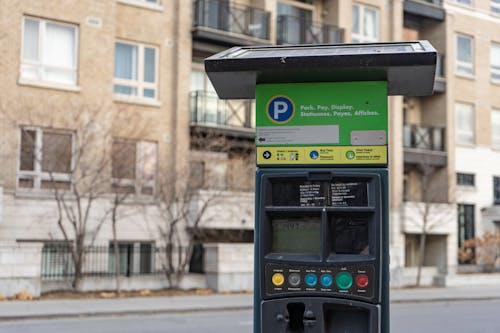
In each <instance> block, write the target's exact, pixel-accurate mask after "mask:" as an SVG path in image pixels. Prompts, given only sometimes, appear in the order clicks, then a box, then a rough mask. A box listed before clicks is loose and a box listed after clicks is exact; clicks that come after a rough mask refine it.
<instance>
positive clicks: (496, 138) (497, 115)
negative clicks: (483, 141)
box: [491, 109, 500, 149]
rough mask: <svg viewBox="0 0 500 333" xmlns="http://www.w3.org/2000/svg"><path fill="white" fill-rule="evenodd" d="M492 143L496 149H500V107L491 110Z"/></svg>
mask: <svg viewBox="0 0 500 333" xmlns="http://www.w3.org/2000/svg"><path fill="white" fill-rule="evenodd" d="M495 125H496V126H497V128H496V130H495ZM491 145H492V146H493V148H495V149H500V109H493V110H492V111H491Z"/></svg>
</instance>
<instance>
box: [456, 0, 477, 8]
mask: <svg viewBox="0 0 500 333" xmlns="http://www.w3.org/2000/svg"><path fill="white" fill-rule="evenodd" d="M468 1H469V2H470V3H466V2H464V0H452V2H454V3H456V4H457V5H459V6H464V7H469V8H470V7H474V0H468Z"/></svg>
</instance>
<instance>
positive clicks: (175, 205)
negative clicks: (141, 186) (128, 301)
mask: <svg viewBox="0 0 500 333" xmlns="http://www.w3.org/2000/svg"><path fill="white" fill-rule="evenodd" d="M191 148H192V150H195V151H198V152H200V153H201V154H202V155H203V154H205V155H204V158H203V159H202V160H201V161H198V162H196V161H192V162H193V163H191V165H190V168H189V170H186V171H185V172H183V173H176V174H174V175H170V176H167V177H161V178H162V181H160V183H159V186H158V191H157V195H156V199H157V200H156V207H157V209H158V212H159V216H160V218H161V222H160V223H158V224H157V226H156V227H157V231H158V233H159V235H160V237H161V240H162V242H163V245H164V246H165V252H164V253H162V254H161V266H162V267H161V268H162V271H163V272H164V273H165V276H166V278H167V280H168V282H169V285H170V287H172V288H177V287H179V285H180V283H181V282H182V279H183V277H184V275H185V273H186V272H187V268H188V266H189V263H190V260H191V255H192V253H193V248H194V246H195V244H196V243H197V242H198V241H200V240H202V239H203V237H204V236H203V231H202V229H203V228H202V227H203V225H204V223H208V222H210V221H212V220H213V219H214V218H219V217H220V214H219V213H220V212H221V211H224V214H225V215H228V211H227V209H225V208H224V206H223V205H224V204H225V201H226V199H227V195H228V193H229V192H227V190H228V189H229V190H231V187H232V186H231V185H230V184H228V183H231V181H230V180H228V175H227V174H228V170H227V169H224V166H223V164H224V162H220V161H213V160H212V161H211V159H212V158H213V155H211V154H213V153H215V154H220V153H222V154H223V155H229V154H233V153H235V150H238V154H240V155H242V156H244V157H245V158H247V159H248V158H249V157H250V158H249V160H250V161H249V162H250V166H251V168H243V167H240V168H239V169H238V170H230V172H231V173H232V177H233V178H234V179H239V182H240V183H248V179H253V177H254V175H253V167H254V165H255V162H254V160H253V158H252V157H253V145H251V144H246V145H243V146H242V145H241V144H237V143H235V142H233V141H231V140H229V139H228V138H227V137H226V136H225V135H224V134H218V133H215V132H210V131H209V132H208V133H204V134H203V135H198V134H196V133H195V134H194V135H193V133H192V135H191ZM226 163H227V161H226ZM208 164H213V165H218V166H220V167H221V168H222V172H211V171H210V170H207V169H208V168H206V165H208ZM237 173H238V174H237ZM238 190H241V189H238ZM240 210H241V209H240ZM218 212H219V213H218ZM229 215H230V214H229ZM226 218H227V216H226ZM226 235H227V236H231V237H235V236H236V237H237V236H238V233H226ZM240 236H241V235H240ZM228 241H231V239H228Z"/></svg>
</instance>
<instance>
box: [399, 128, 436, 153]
mask: <svg viewBox="0 0 500 333" xmlns="http://www.w3.org/2000/svg"><path fill="white" fill-rule="evenodd" d="M444 135H445V129H444V128H443V127H421V126H416V125H405V126H404V137H403V144H404V147H405V148H415V149H423V150H432V151H441V152H442V151H445V145H444V142H445V136H444Z"/></svg>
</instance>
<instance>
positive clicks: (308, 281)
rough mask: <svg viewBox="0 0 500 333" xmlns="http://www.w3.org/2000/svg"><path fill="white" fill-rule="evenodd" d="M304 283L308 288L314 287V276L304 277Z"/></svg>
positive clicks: (310, 274) (315, 278) (316, 280)
mask: <svg viewBox="0 0 500 333" xmlns="http://www.w3.org/2000/svg"><path fill="white" fill-rule="evenodd" d="M305 282H306V284H307V285H308V286H309V287H314V286H315V285H316V283H318V277H317V276H316V274H312V273H309V274H307V275H306V278H305Z"/></svg>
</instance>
